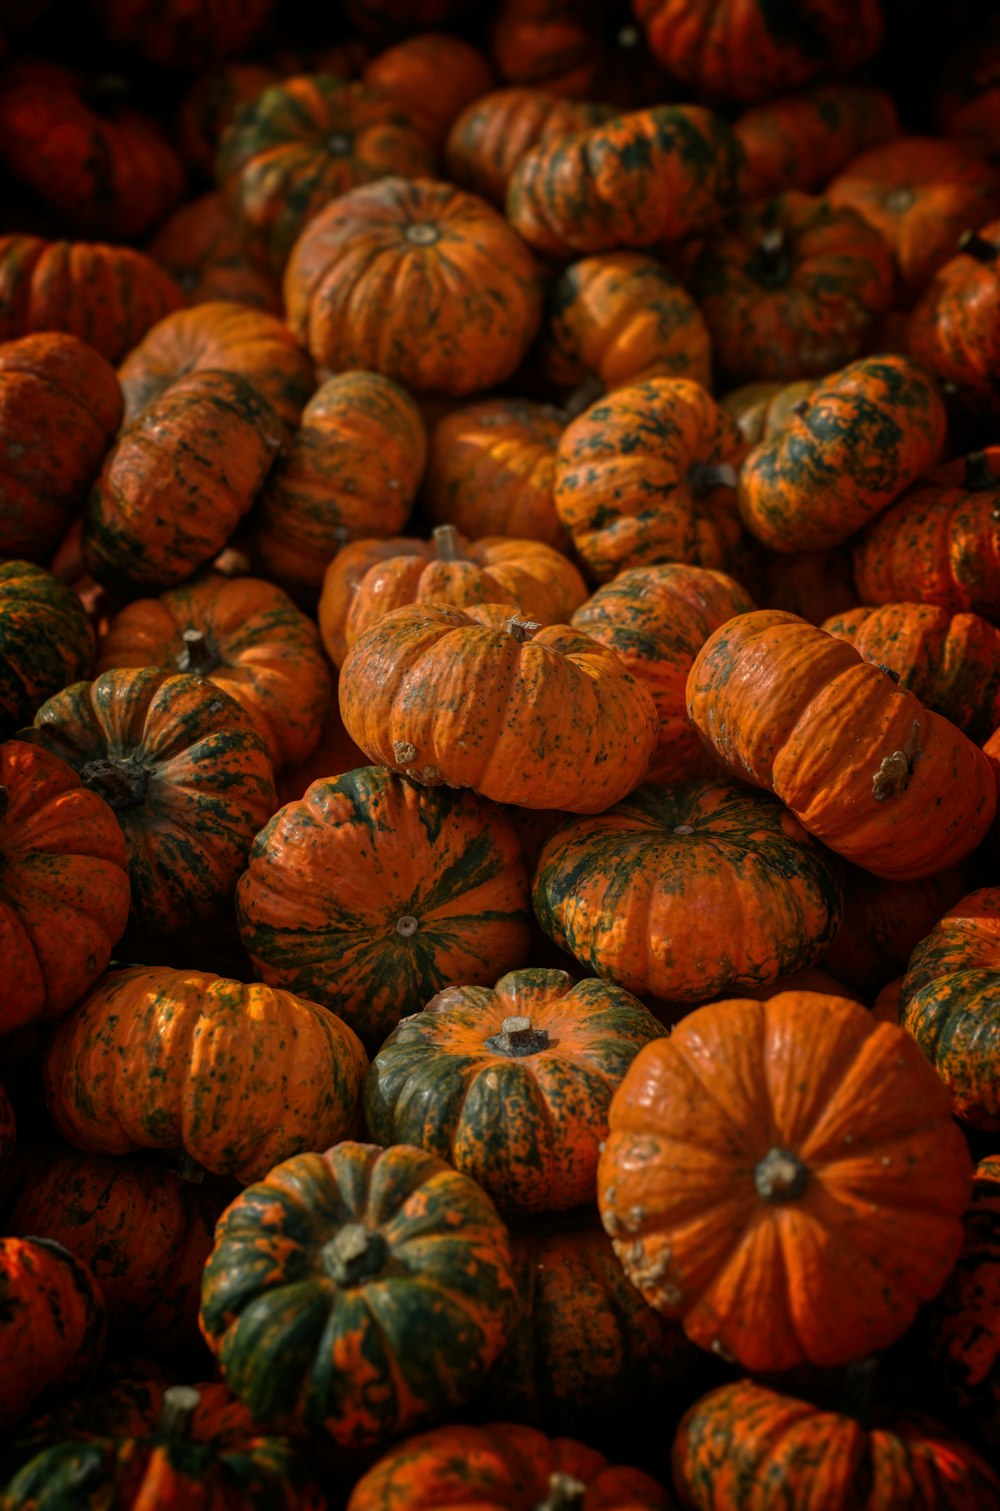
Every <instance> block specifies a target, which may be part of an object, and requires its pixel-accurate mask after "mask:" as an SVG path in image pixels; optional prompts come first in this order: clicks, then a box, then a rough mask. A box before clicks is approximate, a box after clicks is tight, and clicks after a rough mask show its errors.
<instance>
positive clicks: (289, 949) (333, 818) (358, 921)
mask: <svg viewBox="0 0 1000 1511" xmlns="http://www.w3.org/2000/svg"><path fill="white" fill-rule="evenodd" d="M236 915H237V921H238V924H239V929H240V935H241V938H242V940H243V943H244V946H245V948H246V950H247V953H248V954H249V955H250V958H251V959H252V961H253V963H254V968H255V970H256V971H257V972H258V974H259V975H260V976H261V977H263V979H264V980H265V981H267V982H268V983H269V984H271V985H274V986H283V987H287V988H289V989H290V990H292V991H294V992H297V993H300V994H301V995H302V996H306V997H308V998H309V999H310V1001H314V1002H319V1003H322V1004H323V1005H324V1006H325V1007H328V1008H331V1009H332V1010H333V1011H334V1012H336V1013H338V1014H339V1015H340V1016H341V1017H342V1018H343V1019H344V1020H345V1022H347V1023H349V1024H350V1025H351V1027H352V1028H353V1029H354V1031H355V1032H356V1033H357V1034H358V1035H359V1036H360V1037H361V1039H362V1040H363V1041H364V1043H365V1044H366V1045H367V1046H368V1047H369V1048H370V1049H371V1051H372V1052H374V1051H375V1050H376V1049H377V1048H378V1046H379V1045H380V1044H381V1043H382V1041H383V1039H384V1038H385V1036H386V1034H387V1033H388V1032H389V1031H390V1030H391V1029H392V1028H394V1027H395V1025H396V1023H397V1022H398V1021H399V1019H400V1017H403V1016H405V1015H406V1014H407V1013H414V1012H419V1011H420V1009H421V1008H422V1007H423V1006H424V1004H425V1003H426V1002H428V1001H429V1000H430V998H431V997H433V996H434V994H435V992H438V991H440V990H441V989H442V987H446V986H452V985H455V984H457V983H463V984H465V983H469V984H474V985H487V984H489V983H491V982H493V981H495V980H496V978H497V976H498V975H502V974H503V972H504V971H505V970H511V969H513V968H514V967H516V966H520V965H523V964H524V962H525V960H526V958H527V955H528V950H529V945H530V934H529V929H528V919H529V916H530V915H529V907H528V876H527V872H526V871H525V868H524V864H523V862H522V860H521V855H520V848H519V846H518V842H517V839H516V837H515V835H514V832H513V830H512V828H511V825H510V820H509V819H508V818H507V817H506V816H505V815H504V814H503V813H502V812H500V811H499V810H497V809H494V808H493V807H492V806H491V805H490V804H488V803H486V802H485V801H484V800H483V799H482V798H478V797H476V796H474V794H472V793H469V792H454V791H451V790H449V789H445V788H423V787H419V786H417V785H415V784H414V783H411V782H408V781H406V780H404V779H403V778H401V777H398V776H395V775H393V773H391V772H388V771H386V770H384V768H382V767H378V766H366V767H362V768H361V769H360V770H356V771H349V772H347V773H346V774H345V775H342V776H336V777H331V778H330V779H329V780H325V781H316V782H314V783H313V785H312V786H311V787H310V788H309V789H308V790H307V791H306V793H305V795H304V797H303V798H302V799H301V801H298V802H290V803H289V804H288V806H287V807H285V808H282V809H281V810H280V811H279V812H278V813H276V814H275V815H274V817H273V818H272V819H271V820H270V822H269V823H268V824H267V825H265V827H264V828H263V829H262V830H261V832H260V833H259V834H258V835H257V837H256V839H255V840H254V842H253V845H252V847H251V849H250V860H249V866H248V869H247V871H246V872H245V874H244V875H243V876H242V877H241V879H240V882H239V885H238V887H237V892H236Z"/></svg>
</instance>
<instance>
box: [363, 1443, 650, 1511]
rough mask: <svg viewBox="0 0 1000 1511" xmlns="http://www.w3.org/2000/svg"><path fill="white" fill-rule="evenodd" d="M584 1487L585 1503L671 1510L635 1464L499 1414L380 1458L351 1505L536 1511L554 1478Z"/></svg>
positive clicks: (598, 1509)
mask: <svg viewBox="0 0 1000 1511" xmlns="http://www.w3.org/2000/svg"><path fill="white" fill-rule="evenodd" d="M564 1479H569V1480H575V1481H577V1482H578V1483H580V1484H583V1485H584V1486H585V1487H586V1499H585V1501H584V1502H583V1504H584V1505H585V1506H586V1508H587V1511H591V1507H592V1508H593V1511H669V1508H670V1500H669V1498H668V1497H667V1494H666V1491H665V1490H664V1489H663V1488H662V1486H660V1485H658V1484H657V1483H656V1481H655V1480H653V1479H650V1477H649V1475H648V1474H643V1473H642V1472H641V1471H640V1470H638V1469H620V1468H617V1467H615V1468H612V1467H611V1466H610V1465H609V1464H608V1461H607V1459H605V1458H603V1457H602V1455H601V1454H599V1453H596V1452H595V1451H594V1449H592V1448H585V1447H584V1445H583V1444H582V1443H577V1442H574V1441H573V1439H572V1438H547V1437H545V1436H544V1435H543V1434H542V1433H541V1432H539V1431H538V1429H537V1428H535V1427H519V1426H514V1425H513V1424H511V1423H509V1422H494V1423H490V1424H489V1425H488V1426H486V1427H465V1426H461V1425H460V1426H454V1427H452V1426H448V1427H438V1428H435V1429H434V1431H432V1432H427V1433H424V1434H422V1435H421V1436H420V1437H415V1438H409V1439H408V1440H407V1441H406V1442H405V1443H400V1444H399V1445H398V1447H396V1448H392V1449H390V1451H389V1452H388V1453H387V1454H386V1455H385V1456H384V1458H381V1459H379V1461H378V1463H377V1464H376V1465H375V1466H374V1468H372V1469H369V1471H368V1473H367V1474H365V1475H363V1476H362V1477H361V1479H360V1480H359V1481H358V1483H357V1484H356V1485H355V1487H354V1490H353V1492H352V1494H351V1498H350V1500H349V1501H348V1503H347V1511H384V1508H385V1507H387V1506H392V1507H393V1508H396V1511H438V1508H439V1507H441V1506H448V1505H451V1506H463V1505H468V1506H473V1505H474V1506H475V1507H476V1508H477V1511H535V1508H536V1507H538V1506H541V1505H543V1504H546V1503H548V1502H549V1497H550V1495H552V1494H554V1492H553V1488H552V1487H553V1483H558V1482H559V1481H561V1480H564Z"/></svg>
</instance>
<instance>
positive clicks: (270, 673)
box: [97, 573, 333, 770]
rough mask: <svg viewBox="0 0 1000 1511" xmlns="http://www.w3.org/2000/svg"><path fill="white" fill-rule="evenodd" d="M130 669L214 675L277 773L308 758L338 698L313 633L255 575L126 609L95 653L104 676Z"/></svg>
mask: <svg viewBox="0 0 1000 1511" xmlns="http://www.w3.org/2000/svg"><path fill="white" fill-rule="evenodd" d="M124 666H132V667H142V666H161V667H165V668H168V669H170V670H172V671H174V670H176V671H179V672H193V673H194V674H195V675H197V676H200V677H206V678H208V680H209V681H210V682H213V683H214V684H215V686H216V687H219V688H221V689H222V691H223V692H224V693H228V694H229V696H230V697H231V698H233V699H235V701H236V702H237V703H238V704H239V705H240V707H241V708H242V709H243V711H244V713H246V714H247V716H248V717H249V719H250V722H251V724H252V725H253V727H254V729H255V730H256V731H257V733H258V734H259V735H260V737H261V739H262V740H263V741H264V744H265V745H266V746H267V749H268V753H269V755H270V757H271V762H272V765H273V766H274V767H275V769H276V770H277V769H278V768H279V767H283V766H288V765H293V764H295V763H297V762H299V761H304V760H305V759H306V758H307V756H309V755H311V754H312V752H313V750H314V749H315V747H316V745H317V744H318V743H319V737H320V731H321V729H322V727H323V720H324V719H325V717H326V714H327V711H328V709H329V707H330V701H331V698H332V691H333V689H332V682H331V678H330V672H329V668H328V667H327V664H326V660H325V658H324V656H323V651H322V649H321V647H320V643H319V635H318V633H317V631H316V626H315V625H314V624H313V623H312V621H311V620H309V619H307V618H306V616H305V615H304V614H300V613H299V611H298V609H297V608H296V607H295V605H294V604H293V603H292V601H291V599H290V598H288V597H287V596H286V595H285V594H284V593H283V592H282V591H281V589H280V588H276V587H274V586H272V584H271V583H269V582H260V581H259V580H258V579H256V578H253V577H223V576H221V575H220V574H218V573H209V574H208V575H207V576H205V577H202V578H201V579H200V580H198V581H197V582H191V583H188V584H186V585H185V586H184V587H181V588H175V589H174V591H173V592H172V593H164V595H163V597H162V598H142V599H139V600H138V601H137V602H136V603H130V604H127V605H126V607H125V608H124V609H122V610H121V612H120V613H118V614H116V615H115V617H114V619H112V620H111V622H110V624H109V625H108V628H107V630H106V631H105V632H104V634H103V635H102V636H101V640H100V644H99V647H98V653H97V671H98V673H101V672H104V671H110V670H111V669H112V668H113V667H124Z"/></svg>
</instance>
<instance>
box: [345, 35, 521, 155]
mask: <svg viewBox="0 0 1000 1511" xmlns="http://www.w3.org/2000/svg"><path fill="white" fill-rule="evenodd" d="M363 78H364V82H365V83H366V84H367V85H368V87H369V88H370V89H378V90H381V91H382V93H383V94H387V95H389V96H390V97H391V98H392V99H394V100H395V101H396V103H397V104H398V105H399V107H400V109H402V110H405V111H406V113H407V115H408V116H409V117H410V119H411V121H412V122H413V124H414V126H415V127H416V128H417V130H418V131H419V132H420V133H421V135H422V136H423V137H424V138H425V140H426V141H428V142H429V143H430V144H431V146H432V147H434V148H436V149H437V150H439V151H440V149H441V148H442V147H443V146H444V140H445V137H446V136H447V135H448V131H449V129H450V127H451V124H452V122H453V121H454V120H455V118H456V117H457V116H458V115H459V114H460V113H461V112H462V111H463V110H465V109H466V107H467V106H469V105H471V104H473V102H475V101H477V100H479V99H480V98H481V97H482V96H483V95H484V94H486V93H487V91H488V90H489V89H490V88H491V87H492V85H493V71H492V69H491V68H490V65H489V63H488V62H487V61H486V59H485V58H484V57H483V54H482V53H481V52H479V51H477V49H476V48H474V47H470V45H469V43H468V42H463V41H462V39H461V37H452V36H449V35H448V33H447V32H424V33H423V35H421V36H416V37H407V38H406V39H405V40H404V41H402V42H397V43H396V45H395V47H388V48H386V50H385V51H384V52H381V53H379V54H378V56H377V57H375V58H372V60H371V62H370V63H369V64H368V65H367V66H366V68H365V71H364V74H363Z"/></svg>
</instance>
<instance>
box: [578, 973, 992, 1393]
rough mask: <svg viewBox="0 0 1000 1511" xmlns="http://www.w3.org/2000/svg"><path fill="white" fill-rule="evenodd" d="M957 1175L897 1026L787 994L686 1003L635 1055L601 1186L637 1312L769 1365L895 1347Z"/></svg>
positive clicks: (960, 1176) (943, 1095)
mask: <svg viewBox="0 0 1000 1511" xmlns="http://www.w3.org/2000/svg"><path fill="white" fill-rule="evenodd" d="M706 1092H708V1094H709V1096H710V1097H711V1102H710V1104H709V1105H710V1106H711V1107H712V1108H713V1109H715V1108H716V1107H718V1108H719V1109H720V1112H714V1111H713V1112H711V1113H708V1114H707V1117H706ZM696 1108H697V1113H696V1111H695V1109H696ZM722 1109H724V1111H723V1110H722ZM696 1118H697V1120H698V1122H699V1124H700V1129H699V1132H698V1133H697V1134H695V1133H694V1127H695V1119H696ZM845 1133H846V1134H847V1135H848V1138H846V1139H845V1137H844V1135H845ZM640 1151H641V1158H640ZM885 1157H887V1158H888V1160H889V1163H888V1164H886V1163H885ZM971 1178H972V1162H971V1160H970V1157H969V1151H968V1147H967V1145H966V1142H965V1138H964V1136H963V1134H962V1133H961V1131H960V1130H959V1129H958V1127H957V1126H956V1125H955V1123H954V1122H953V1121H952V1119H951V1108H950V1099H949V1096H948V1093H947V1090H946V1088H945V1087H944V1086H943V1085H942V1083H941V1081H940V1080H939V1079H938V1077H937V1076H936V1075H935V1074H934V1072H933V1071H932V1070H931V1068H930V1067H929V1066H928V1065H927V1063H926V1061H925V1060H924V1059H923V1057H922V1056H921V1054H920V1051H919V1049H918V1048H917V1046H916V1045H915V1044H914V1043H913V1041H912V1040H911V1039H910V1038H909V1037H908V1035H907V1034H906V1033H905V1032H904V1031H903V1030H902V1029H900V1028H895V1027H893V1026H892V1024H889V1023H876V1022H874V1020H873V1019H872V1016H871V1014H870V1013H869V1012H868V1010H867V1009H866V1008H864V1007H862V1006H860V1005H859V1004H858V1003H857V1002H849V1001H848V1000H847V999H846V998H843V997H826V996H822V995H820V994H818V993H815V992H782V993H780V994H779V995H778V996H776V997H772V998H771V999H770V1000H769V1001H767V1002H753V1001H752V999H750V998H734V999H732V1000H729V1001H723V1002H715V1003H713V1004H712V1005H711V1006H709V1007H702V1008H698V1009H696V1010H695V1011H694V1012H693V1013H690V1014H689V1015H688V1017H686V1018H684V1019H683V1020H682V1021H681V1022H680V1023H679V1024H677V1025H676V1026H675V1028H674V1029H673V1031H672V1033H671V1035H670V1037H669V1038H668V1039H655V1040H653V1042H652V1043H651V1044H647V1045H646V1047H645V1049H642V1050H640V1052H639V1054H638V1055H637V1056H636V1058H635V1060H634V1061H633V1062H632V1065H631V1067H630V1068H629V1070H628V1071H627V1072H626V1075H625V1079H624V1081H623V1082H622V1084H621V1085H620V1087H619V1088H618V1090H617V1092H616V1093H615V1095H614V1097H613V1098H612V1102H611V1114H610V1133H609V1135H608V1140H607V1142H606V1144H605V1146H604V1152H603V1154H602V1155H601V1161H600V1165H599V1167H598V1177H597V1180H598V1205H599V1207H600V1212H601V1220H602V1222H603V1223H604V1227H605V1230H606V1231H607V1232H608V1233H609V1234H610V1235H611V1238H612V1240H613V1241H614V1245H615V1251H616V1253H617V1254H618V1257H619V1259H620V1260H621V1262H622V1264H623V1265H624V1267H625V1273H626V1274H627V1275H628V1277H629V1279H630V1280H631V1281H632V1283H633V1285H636V1286H638V1288H639V1290H640V1291H641V1292H642V1294H643V1296H645V1298H646V1300H647V1301H648V1302H649V1303H650V1305H652V1306H655V1307H656V1308H657V1309H658V1310H660V1311H662V1312H663V1313H664V1314H665V1315H666V1316H668V1317H679V1318H680V1319H681V1321H682V1323H683V1326H684V1330H685V1332H686V1333H687V1335H688V1337H689V1338H690V1339H691V1340H692V1342H694V1343H697V1344H699V1345H700V1347H702V1348H706V1349H714V1350H716V1351H718V1352H721V1353H722V1354H723V1355H724V1356H730V1357H731V1358H733V1359H735V1361H736V1362H737V1363H738V1364H740V1365H742V1367H743V1368H744V1369H750V1370H755V1371H762V1372H774V1371H778V1370H785V1369H792V1368H795V1367H796V1366H797V1365H799V1364H802V1363H810V1364H813V1365H818V1366H820V1367H828V1366H834V1365H838V1364H847V1363H851V1362H852V1361H856V1360H858V1359H861V1358H864V1357H866V1356H867V1355H868V1354H869V1353H870V1352H872V1351H873V1350H876V1349H881V1348H885V1347H886V1346H887V1345H888V1344H890V1343H892V1342H894V1341H895V1340H896V1339H897V1338H899V1337H900V1336H901V1335H902V1334H903V1333H904V1332H905V1330H906V1329H907V1328H908V1327H909V1325H910V1323H911V1322H912V1321H913V1318H914V1316H915V1314H916V1311H917V1308H918V1306H919V1305H920V1303H921V1302H923V1301H927V1300H929V1299H930V1298H931V1297H932V1296H934V1295H936V1294H937V1292H938V1291H939V1290H940V1289H941V1286H942V1285H943V1284H944V1281H945V1279H946V1278H947V1275H948V1273H949V1271H950V1270H951V1267H952V1265H953V1264H954V1262H955V1259H956V1258H957V1255H958V1251H959V1249H960V1248H961V1243H962V1224H961V1215H962V1213H963V1212H964V1210H965V1208H966V1206H967V1205H968V1201H969V1194H970V1187H971Z"/></svg>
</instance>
